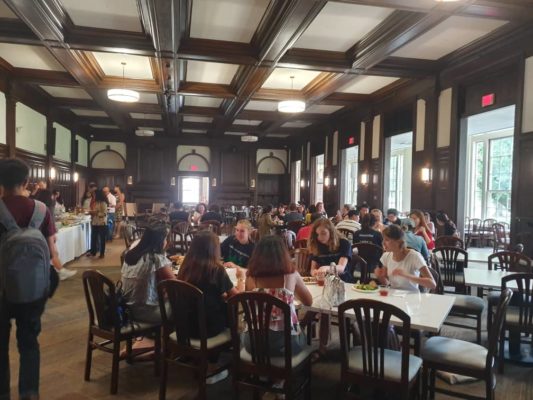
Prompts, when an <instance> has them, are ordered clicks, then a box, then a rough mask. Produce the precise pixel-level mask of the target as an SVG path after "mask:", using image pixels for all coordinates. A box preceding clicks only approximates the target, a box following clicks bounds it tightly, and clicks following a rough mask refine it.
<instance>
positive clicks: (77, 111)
mask: <svg viewBox="0 0 533 400" xmlns="http://www.w3.org/2000/svg"><path fill="white" fill-rule="evenodd" d="M70 111H72V112H73V113H74V114H76V115H79V116H80V117H107V116H108V115H107V113H106V112H105V111H98V110H84V109H81V108H72V109H71V110H70Z"/></svg>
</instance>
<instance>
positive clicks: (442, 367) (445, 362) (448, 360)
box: [422, 289, 512, 400]
mask: <svg viewBox="0 0 533 400" xmlns="http://www.w3.org/2000/svg"><path fill="white" fill-rule="evenodd" d="M511 296H512V291H511V290H510V289H506V290H503V291H502V293H501V296H500V300H499V304H498V311H497V312H496V319H495V324H494V326H493V328H492V329H491V330H490V331H489V345H488V349H486V348H485V347H483V346H480V345H479V344H474V343H470V342H466V341H463V340H458V339H452V338H447V337H443V336H434V337H431V338H429V339H428V340H427V341H426V342H425V343H424V346H423V347H422V359H423V360H424V366H423V372H422V382H423V389H422V398H423V399H427V395H428V392H429V394H430V398H432V399H433V398H434V397H435V392H439V393H444V394H446V395H448V396H455V397H461V398H468V399H480V400H481V399H487V400H494V399H495V398H496V397H495V394H494V389H495V387H496V374H495V368H494V361H495V358H496V357H497V354H498V342H499V341H500V336H502V325H503V321H504V317H505V312H506V310H507V306H508V304H509V301H510V299H511ZM500 348H501V345H500ZM437 370H439V371H446V372H450V373H454V374H460V375H465V376H471V377H473V378H477V379H482V380H484V381H485V396H483V397H476V396H473V395H471V394H463V393H457V392H453V391H451V390H448V389H444V388H436V387H435V373H436V371H437Z"/></svg>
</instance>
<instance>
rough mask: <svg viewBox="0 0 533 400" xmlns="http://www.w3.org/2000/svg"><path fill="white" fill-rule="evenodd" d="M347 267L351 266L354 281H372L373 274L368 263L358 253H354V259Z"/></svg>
mask: <svg viewBox="0 0 533 400" xmlns="http://www.w3.org/2000/svg"><path fill="white" fill-rule="evenodd" d="M347 268H349V271H350V274H351V275H352V277H353V279H354V280H353V282H357V281H358V280H359V281H361V282H362V283H368V282H369V281H370V279H371V278H370V276H371V275H370V273H369V271H368V264H367V263H366V261H365V260H364V259H363V258H362V257H359V256H358V255H357V254H352V259H351V260H350V262H349V264H348V266H347ZM345 271H346V269H345ZM343 275H344V274H343Z"/></svg>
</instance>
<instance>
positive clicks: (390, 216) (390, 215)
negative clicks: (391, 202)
mask: <svg viewBox="0 0 533 400" xmlns="http://www.w3.org/2000/svg"><path fill="white" fill-rule="evenodd" d="M399 213H400V212H399V211H398V210H397V209H395V208H389V209H388V210H387V219H386V220H385V225H391V224H395V225H398V226H402V220H401V219H400V218H398V214H399Z"/></svg>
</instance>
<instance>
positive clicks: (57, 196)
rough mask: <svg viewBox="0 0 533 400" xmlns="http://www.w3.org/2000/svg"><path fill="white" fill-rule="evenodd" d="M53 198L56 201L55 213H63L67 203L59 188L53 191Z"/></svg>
mask: <svg viewBox="0 0 533 400" xmlns="http://www.w3.org/2000/svg"><path fill="white" fill-rule="evenodd" d="M52 200H53V201H54V215H61V214H63V213H64V212H65V211H66V209H65V203H64V201H63V197H61V192H60V191H59V190H58V189H54V190H53V191H52Z"/></svg>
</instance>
